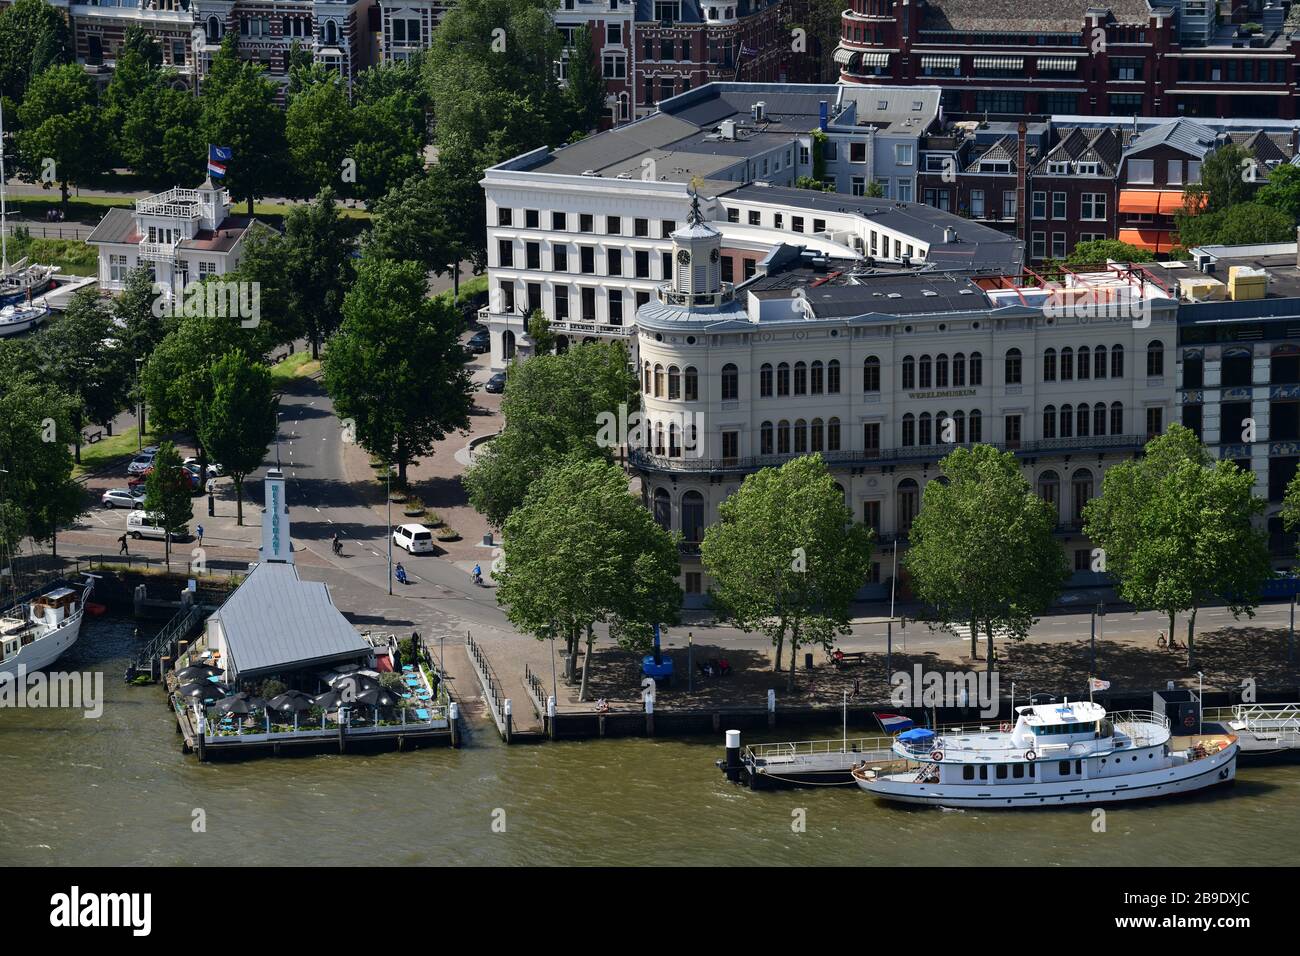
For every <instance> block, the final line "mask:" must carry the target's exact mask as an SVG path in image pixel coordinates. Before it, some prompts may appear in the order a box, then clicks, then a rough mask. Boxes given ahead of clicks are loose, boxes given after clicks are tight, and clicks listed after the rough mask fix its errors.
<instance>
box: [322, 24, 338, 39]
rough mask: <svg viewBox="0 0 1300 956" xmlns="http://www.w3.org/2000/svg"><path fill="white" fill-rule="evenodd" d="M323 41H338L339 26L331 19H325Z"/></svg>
mask: <svg viewBox="0 0 1300 956" xmlns="http://www.w3.org/2000/svg"><path fill="white" fill-rule="evenodd" d="M325 42H326V43H330V44H333V43H338V42H339V28H338V25H337V24H336V23H335V22H334V21H333V20H326V21H325Z"/></svg>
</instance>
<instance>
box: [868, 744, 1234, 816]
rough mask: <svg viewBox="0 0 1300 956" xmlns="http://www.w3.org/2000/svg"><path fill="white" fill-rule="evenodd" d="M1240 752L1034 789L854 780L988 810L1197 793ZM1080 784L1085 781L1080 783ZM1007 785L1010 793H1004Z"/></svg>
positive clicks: (1225, 772)
mask: <svg viewBox="0 0 1300 956" xmlns="http://www.w3.org/2000/svg"><path fill="white" fill-rule="evenodd" d="M1238 753H1239V750H1238V746H1237V743H1236V742H1235V741H1234V742H1233V743H1232V744H1230V745H1229V746H1227V747H1225V748H1224V749H1223V750H1221V751H1219V752H1218V753H1216V754H1211V755H1209V756H1206V757H1202V758H1201V759H1200V760H1196V761H1192V762H1191V763H1187V764H1183V765H1175V766H1171V767H1164V768H1161V769H1160V770H1148V771H1146V772H1144V773H1135V774H1127V775H1125V776H1123V777H1116V778H1114V779H1110V780H1103V779H1096V780H1091V781H1079V780H1069V781H1064V782H1061V783H1040V784H1038V785H1037V786H1034V787H1032V789H1031V788H1030V787H1019V786H1014V785H1006V784H1004V785H1000V786H992V787H990V786H983V787H981V786H979V785H978V784H934V783H917V782H915V780H914V779H913V777H914V774H891V775H887V776H880V777H877V778H876V779H875V780H868V779H865V778H863V777H855V779H856V780H857V784H858V786H859V787H861V788H862V789H863V790H865V791H867V792H868V793H871V794H875V795H876V796H878V797H883V798H884V799H886V800H893V801H896V802H900V803H913V804H922V805H926V806H936V807H961V808H978V809H986V810H1010V809H1016V808H1031V807H1064V806H1073V805H1078V804H1087V805H1088V806H1098V805H1100V804H1106V803H1124V802H1128V801H1134V800H1151V799H1156V798H1160V797H1171V796H1176V795H1180V794H1187V793H1196V792H1197V791H1200V790H1206V789H1209V788H1211V787H1216V786H1219V785H1220V784H1227V783H1231V782H1232V781H1233V780H1235V779H1236V776H1237V755H1238ZM1080 783H1083V784H1084V786H1082V787H1081V786H1079V784H1080ZM1089 784H1091V786H1090V785H1089ZM1008 790H1009V791H1014V792H1011V793H1008V792H1006V791H1008Z"/></svg>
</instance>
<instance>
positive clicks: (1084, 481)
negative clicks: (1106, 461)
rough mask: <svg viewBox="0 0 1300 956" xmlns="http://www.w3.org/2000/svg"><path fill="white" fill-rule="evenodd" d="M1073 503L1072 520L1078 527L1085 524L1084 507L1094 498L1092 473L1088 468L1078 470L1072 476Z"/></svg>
mask: <svg viewBox="0 0 1300 956" xmlns="http://www.w3.org/2000/svg"><path fill="white" fill-rule="evenodd" d="M1070 488H1071V492H1072V498H1073V501H1072V502H1071V511H1070V518H1071V520H1072V521H1073V522H1074V523H1075V524H1076V525H1077V524H1081V523H1082V522H1083V506H1084V505H1086V504H1087V503H1088V500H1089V499H1090V498H1092V472H1091V471H1089V470H1088V469H1087V468H1076V469H1075V471H1074V474H1073V475H1071V476H1070Z"/></svg>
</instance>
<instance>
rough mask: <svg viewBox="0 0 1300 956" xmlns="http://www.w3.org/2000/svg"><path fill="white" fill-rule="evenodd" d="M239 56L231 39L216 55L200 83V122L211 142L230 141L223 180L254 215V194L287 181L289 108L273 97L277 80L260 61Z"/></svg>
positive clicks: (227, 144) (259, 194)
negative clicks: (250, 60)
mask: <svg viewBox="0 0 1300 956" xmlns="http://www.w3.org/2000/svg"><path fill="white" fill-rule="evenodd" d="M235 58H236V54H235V52H234V46H233V44H223V45H222V48H221V51H220V52H219V53H218V54H217V55H216V56H215V57H214V58H213V61H214V62H213V69H212V73H211V74H209V76H208V78H207V79H206V81H205V82H204V84H203V86H202V97H201V99H202V102H203V124H202V126H203V132H204V134H205V135H206V137H207V142H209V143H212V144H215V145H217V146H228V147H230V149H231V158H230V161H229V162H228V163H227V164H226V179H225V185H226V188H228V189H229V190H230V194H231V196H233V197H235V198H236V199H242V200H244V201H245V202H246V203H247V204H248V215H250V216H251V215H252V214H253V200H254V199H255V198H257V197H259V196H265V195H267V194H268V193H269V192H270V191H271V190H272V189H274V188H275V187H276V186H278V185H280V184H281V182H282V181H283V178H284V173H285V165H286V159H287V155H288V148H287V145H286V143H285V133H284V124H285V114H284V111H283V110H282V109H280V107H279V106H277V105H276V102H275V99H276V92H277V91H276V85H275V84H274V83H273V82H271V81H270V80H269V79H267V77H266V74H265V71H264V70H263V69H262V67H261V66H258V65H257V64H254V63H251V62H239V61H238V60H237V59H235ZM231 59H235V62H234V63H233V64H232V63H230V62H229V60H231ZM222 60H226V61H227V62H224V63H223V62H219V61H222Z"/></svg>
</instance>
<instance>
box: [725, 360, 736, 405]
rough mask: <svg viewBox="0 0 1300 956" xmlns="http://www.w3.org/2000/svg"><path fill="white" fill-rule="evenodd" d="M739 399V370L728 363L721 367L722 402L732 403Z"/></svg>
mask: <svg viewBox="0 0 1300 956" xmlns="http://www.w3.org/2000/svg"><path fill="white" fill-rule="evenodd" d="M739 397H740V370H739V369H737V368H736V366H734V365H732V364H731V363H730V362H728V363H727V364H726V365H724V366H722V400H723V401H724V402H734V401H736V399H737V398H739Z"/></svg>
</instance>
